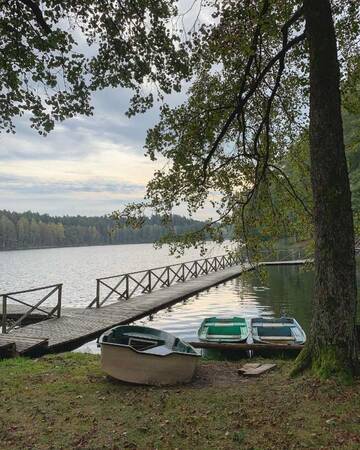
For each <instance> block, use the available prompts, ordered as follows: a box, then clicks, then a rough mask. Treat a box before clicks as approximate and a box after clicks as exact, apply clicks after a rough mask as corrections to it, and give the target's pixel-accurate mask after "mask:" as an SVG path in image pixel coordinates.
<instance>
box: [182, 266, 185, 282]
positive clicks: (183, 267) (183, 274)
mask: <svg viewBox="0 0 360 450" xmlns="http://www.w3.org/2000/svg"><path fill="white" fill-rule="evenodd" d="M182 280H183V283H185V263H182Z"/></svg>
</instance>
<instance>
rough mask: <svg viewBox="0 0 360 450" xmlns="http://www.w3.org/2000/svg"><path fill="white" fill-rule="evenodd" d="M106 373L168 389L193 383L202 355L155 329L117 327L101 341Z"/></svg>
mask: <svg viewBox="0 0 360 450" xmlns="http://www.w3.org/2000/svg"><path fill="white" fill-rule="evenodd" d="M98 345H99V346H100V347H101V364H102V368H103V370H104V371H105V372H106V373H107V374H108V375H110V376H111V377H113V378H116V379H118V380H121V381H126V382H130V383H138V384H151V385H169V384H176V383H186V382H189V381H191V379H192V377H193V375H194V372H195V369H196V365H197V362H198V359H199V356H200V355H199V354H198V353H197V352H196V350H195V349H194V348H193V347H192V346H191V345H189V344H186V343H185V342H183V341H182V340H181V339H179V338H178V337H176V336H174V335H172V334H170V333H167V332H165V331H162V330H157V329H155V328H149V327H141V326H135V325H133V326H130V325H124V326H117V327H114V328H112V329H110V330H108V331H106V332H105V333H103V334H102V335H101V336H100V338H99V339H98Z"/></svg>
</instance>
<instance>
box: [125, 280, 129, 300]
mask: <svg viewBox="0 0 360 450" xmlns="http://www.w3.org/2000/svg"><path fill="white" fill-rule="evenodd" d="M125 298H126V300H128V299H129V275H128V274H126V275H125Z"/></svg>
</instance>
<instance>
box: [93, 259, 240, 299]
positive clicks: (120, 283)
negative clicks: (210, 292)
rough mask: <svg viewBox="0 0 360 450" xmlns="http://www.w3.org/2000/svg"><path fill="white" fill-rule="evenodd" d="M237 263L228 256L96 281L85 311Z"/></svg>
mask: <svg viewBox="0 0 360 450" xmlns="http://www.w3.org/2000/svg"><path fill="white" fill-rule="evenodd" d="M239 263H240V259H239V258H237V257H235V256H233V255H230V254H229V255H222V256H213V257H211V258H204V259H198V260H194V261H187V262H183V263H177V264H172V265H168V266H163V267H156V268H153V269H148V270H141V271H138V272H132V273H124V274H120V275H113V276H110V277H103V278H98V279H97V280H96V296H95V298H94V300H93V301H92V302H91V303H90V304H89V305H88V308H92V307H96V308H100V307H101V306H102V305H103V304H104V303H105V302H107V301H108V300H109V299H111V300H128V299H129V298H131V297H134V296H136V295H141V294H145V293H149V292H152V291H154V290H156V289H160V288H163V287H169V286H171V285H172V284H175V283H183V282H185V281H186V280H189V279H191V278H197V277H199V276H201V275H206V274H208V273H211V272H216V271H218V270H222V269H225V268H226V267H230V266H233V265H236V264H239Z"/></svg>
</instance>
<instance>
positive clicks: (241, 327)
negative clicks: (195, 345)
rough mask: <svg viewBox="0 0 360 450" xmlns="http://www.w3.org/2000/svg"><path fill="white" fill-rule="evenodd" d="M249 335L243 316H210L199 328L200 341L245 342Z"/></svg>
mask: <svg viewBox="0 0 360 450" xmlns="http://www.w3.org/2000/svg"><path fill="white" fill-rule="evenodd" d="M248 336H249V328H248V326H247V323H246V320H245V319H243V318H242V317H230V318H221V317H208V318H206V319H204V320H203V321H202V323H201V325H200V328H199V330H198V337H199V339H200V341H207V342H218V343H222V342H245V341H246V340H247V338H248Z"/></svg>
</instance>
